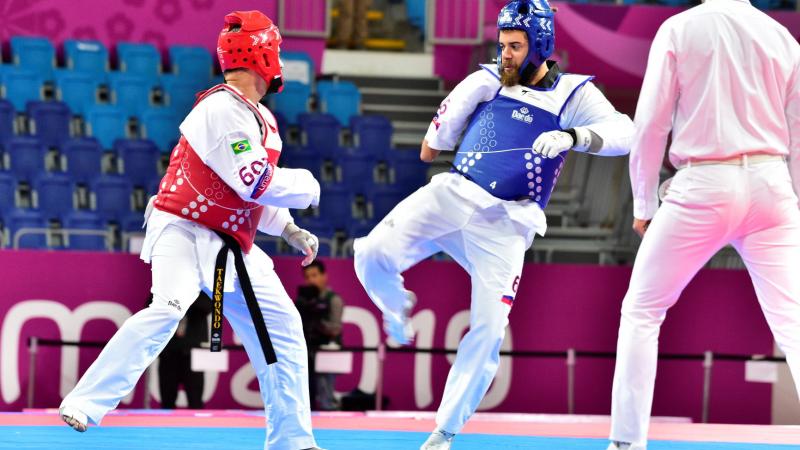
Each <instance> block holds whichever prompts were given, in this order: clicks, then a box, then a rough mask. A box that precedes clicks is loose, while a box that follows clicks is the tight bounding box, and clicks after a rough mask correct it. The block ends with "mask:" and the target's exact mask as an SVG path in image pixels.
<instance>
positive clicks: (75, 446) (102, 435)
mask: <svg viewBox="0 0 800 450" xmlns="http://www.w3.org/2000/svg"><path fill="white" fill-rule="evenodd" d="M315 435H316V437H317V443H318V444H319V445H320V446H322V447H323V448H325V449H326V450H376V449H379V450H417V449H418V448H419V446H420V445H421V444H422V442H423V441H424V440H425V439H426V438H427V436H428V434H427V433H416V432H414V433H412V432H398V431H353V430H316V431H315ZM263 440H264V430H263V429H258V428H139V427H92V428H90V429H89V431H87V432H86V433H77V432H75V431H73V430H71V429H69V428H67V427H41V426H31V427H27V426H26V427H2V426H0V448H2V449H15V450H22V449H35V450H95V449H97V450H100V449H102V450H156V449H159V450H179V449H180V450H183V449H187V450H188V449H191V450H205V449H208V450H260V449H261V448H263V442H264V441H263ZM607 445H608V441H606V440H604V439H576V438H563V439H562V438H539V437H528V436H504V435H499V436H498V435H486V434H463V435H460V436H457V438H456V440H455V441H454V443H453V450H492V449H498V450H500V449H503V450H507V449H542V450H545V449H547V450H605V448H606V446H607ZM648 449H649V450H768V449H774V450H789V449H793V450H800V446H798V445H767V444H734V443H710V442H673V441H652V442H651V443H650V444H649V445H648Z"/></svg>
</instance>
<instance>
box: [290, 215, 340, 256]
mask: <svg viewBox="0 0 800 450" xmlns="http://www.w3.org/2000/svg"><path fill="white" fill-rule="evenodd" d="M295 223H296V224H297V226H298V227H300V228H303V229H304V230H308V231H310V232H311V233H313V234H314V235H315V236H317V237H318V238H320V243H319V252H318V253H317V255H319V256H334V255H333V251H332V250H333V249H331V245H330V243H331V242H332V240H333V237H334V234H335V233H336V229H335V228H334V226H333V224H332V223H331V221H330V220H328V219H327V218H325V217H323V216H304V215H297V217H296V220H295Z"/></svg>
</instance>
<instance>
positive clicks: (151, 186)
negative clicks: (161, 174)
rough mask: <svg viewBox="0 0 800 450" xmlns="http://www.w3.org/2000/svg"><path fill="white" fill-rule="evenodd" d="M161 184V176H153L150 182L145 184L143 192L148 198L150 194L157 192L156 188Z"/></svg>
mask: <svg viewBox="0 0 800 450" xmlns="http://www.w3.org/2000/svg"><path fill="white" fill-rule="evenodd" d="M160 185H161V178H154V179H152V180H150V184H148V185H147V186H145V193H147V196H148V198H149V197H150V196H151V195H156V194H158V188H159V186H160Z"/></svg>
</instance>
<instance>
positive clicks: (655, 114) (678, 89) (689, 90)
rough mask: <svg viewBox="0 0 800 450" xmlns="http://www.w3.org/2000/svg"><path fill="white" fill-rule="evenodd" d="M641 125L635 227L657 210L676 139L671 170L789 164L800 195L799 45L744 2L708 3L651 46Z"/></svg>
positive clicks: (636, 144) (633, 158) (634, 165)
mask: <svg viewBox="0 0 800 450" xmlns="http://www.w3.org/2000/svg"><path fill="white" fill-rule="evenodd" d="M634 122H635V124H636V135H635V137H634V140H633V146H632V149H631V154H630V171H631V174H630V175H631V186H632V188H633V197H634V210H633V214H634V216H635V217H636V218H639V219H650V218H652V217H653V215H654V214H655V212H656V209H657V208H658V194H657V191H658V182H659V178H658V174H659V170H660V167H661V164H662V162H663V158H664V148H665V145H666V143H667V136H668V135H669V132H670V130H671V131H672V145H671V147H670V149H669V158H670V161H671V162H672V163H673V165H676V166H677V165H680V164H681V163H682V162H685V161H687V160H689V159H690V158H691V159H726V158H731V157H735V156H736V155H739V154H743V153H754V152H757V153H773V154H776V155H785V156H787V157H789V159H790V168H791V172H792V178H793V180H794V186H795V192H800V189H798V188H800V161H798V160H800V45H798V42H797V40H795V38H794V37H792V35H791V34H790V33H789V31H788V30H787V29H786V28H785V27H783V26H782V25H780V24H779V23H778V22H776V21H775V20H773V19H772V18H770V17H769V16H767V15H766V14H764V13H762V12H761V11H759V10H758V9H756V8H755V7H753V6H752V5H751V4H750V3H749V1H747V0H709V1H707V2H706V3H704V4H702V5H699V6H697V7H694V8H691V9H689V10H687V11H685V12H682V13H680V14H677V15H675V16H673V17H670V18H669V19H667V21H665V22H664V23H663V24H662V25H661V28H659V30H658V33H657V34H656V37H655V39H654V40H653V44H652V47H651V49H650V56H649V59H648V62H647V72H646V74H645V77H644V84H643V85H642V91H641V93H640V96H639V103H638V105H637V107H636V118H635V121H634Z"/></svg>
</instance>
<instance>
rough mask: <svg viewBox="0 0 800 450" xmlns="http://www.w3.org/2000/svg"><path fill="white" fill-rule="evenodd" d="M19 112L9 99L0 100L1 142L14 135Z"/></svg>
mask: <svg viewBox="0 0 800 450" xmlns="http://www.w3.org/2000/svg"><path fill="white" fill-rule="evenodd" d="M16 116H17V112H16V111H14V105H12V104H11V102H9V101H8V100H0V142H5V141H7V140H8V139H11V138H12V137H14V119H15V117H16Z"/></svg>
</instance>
